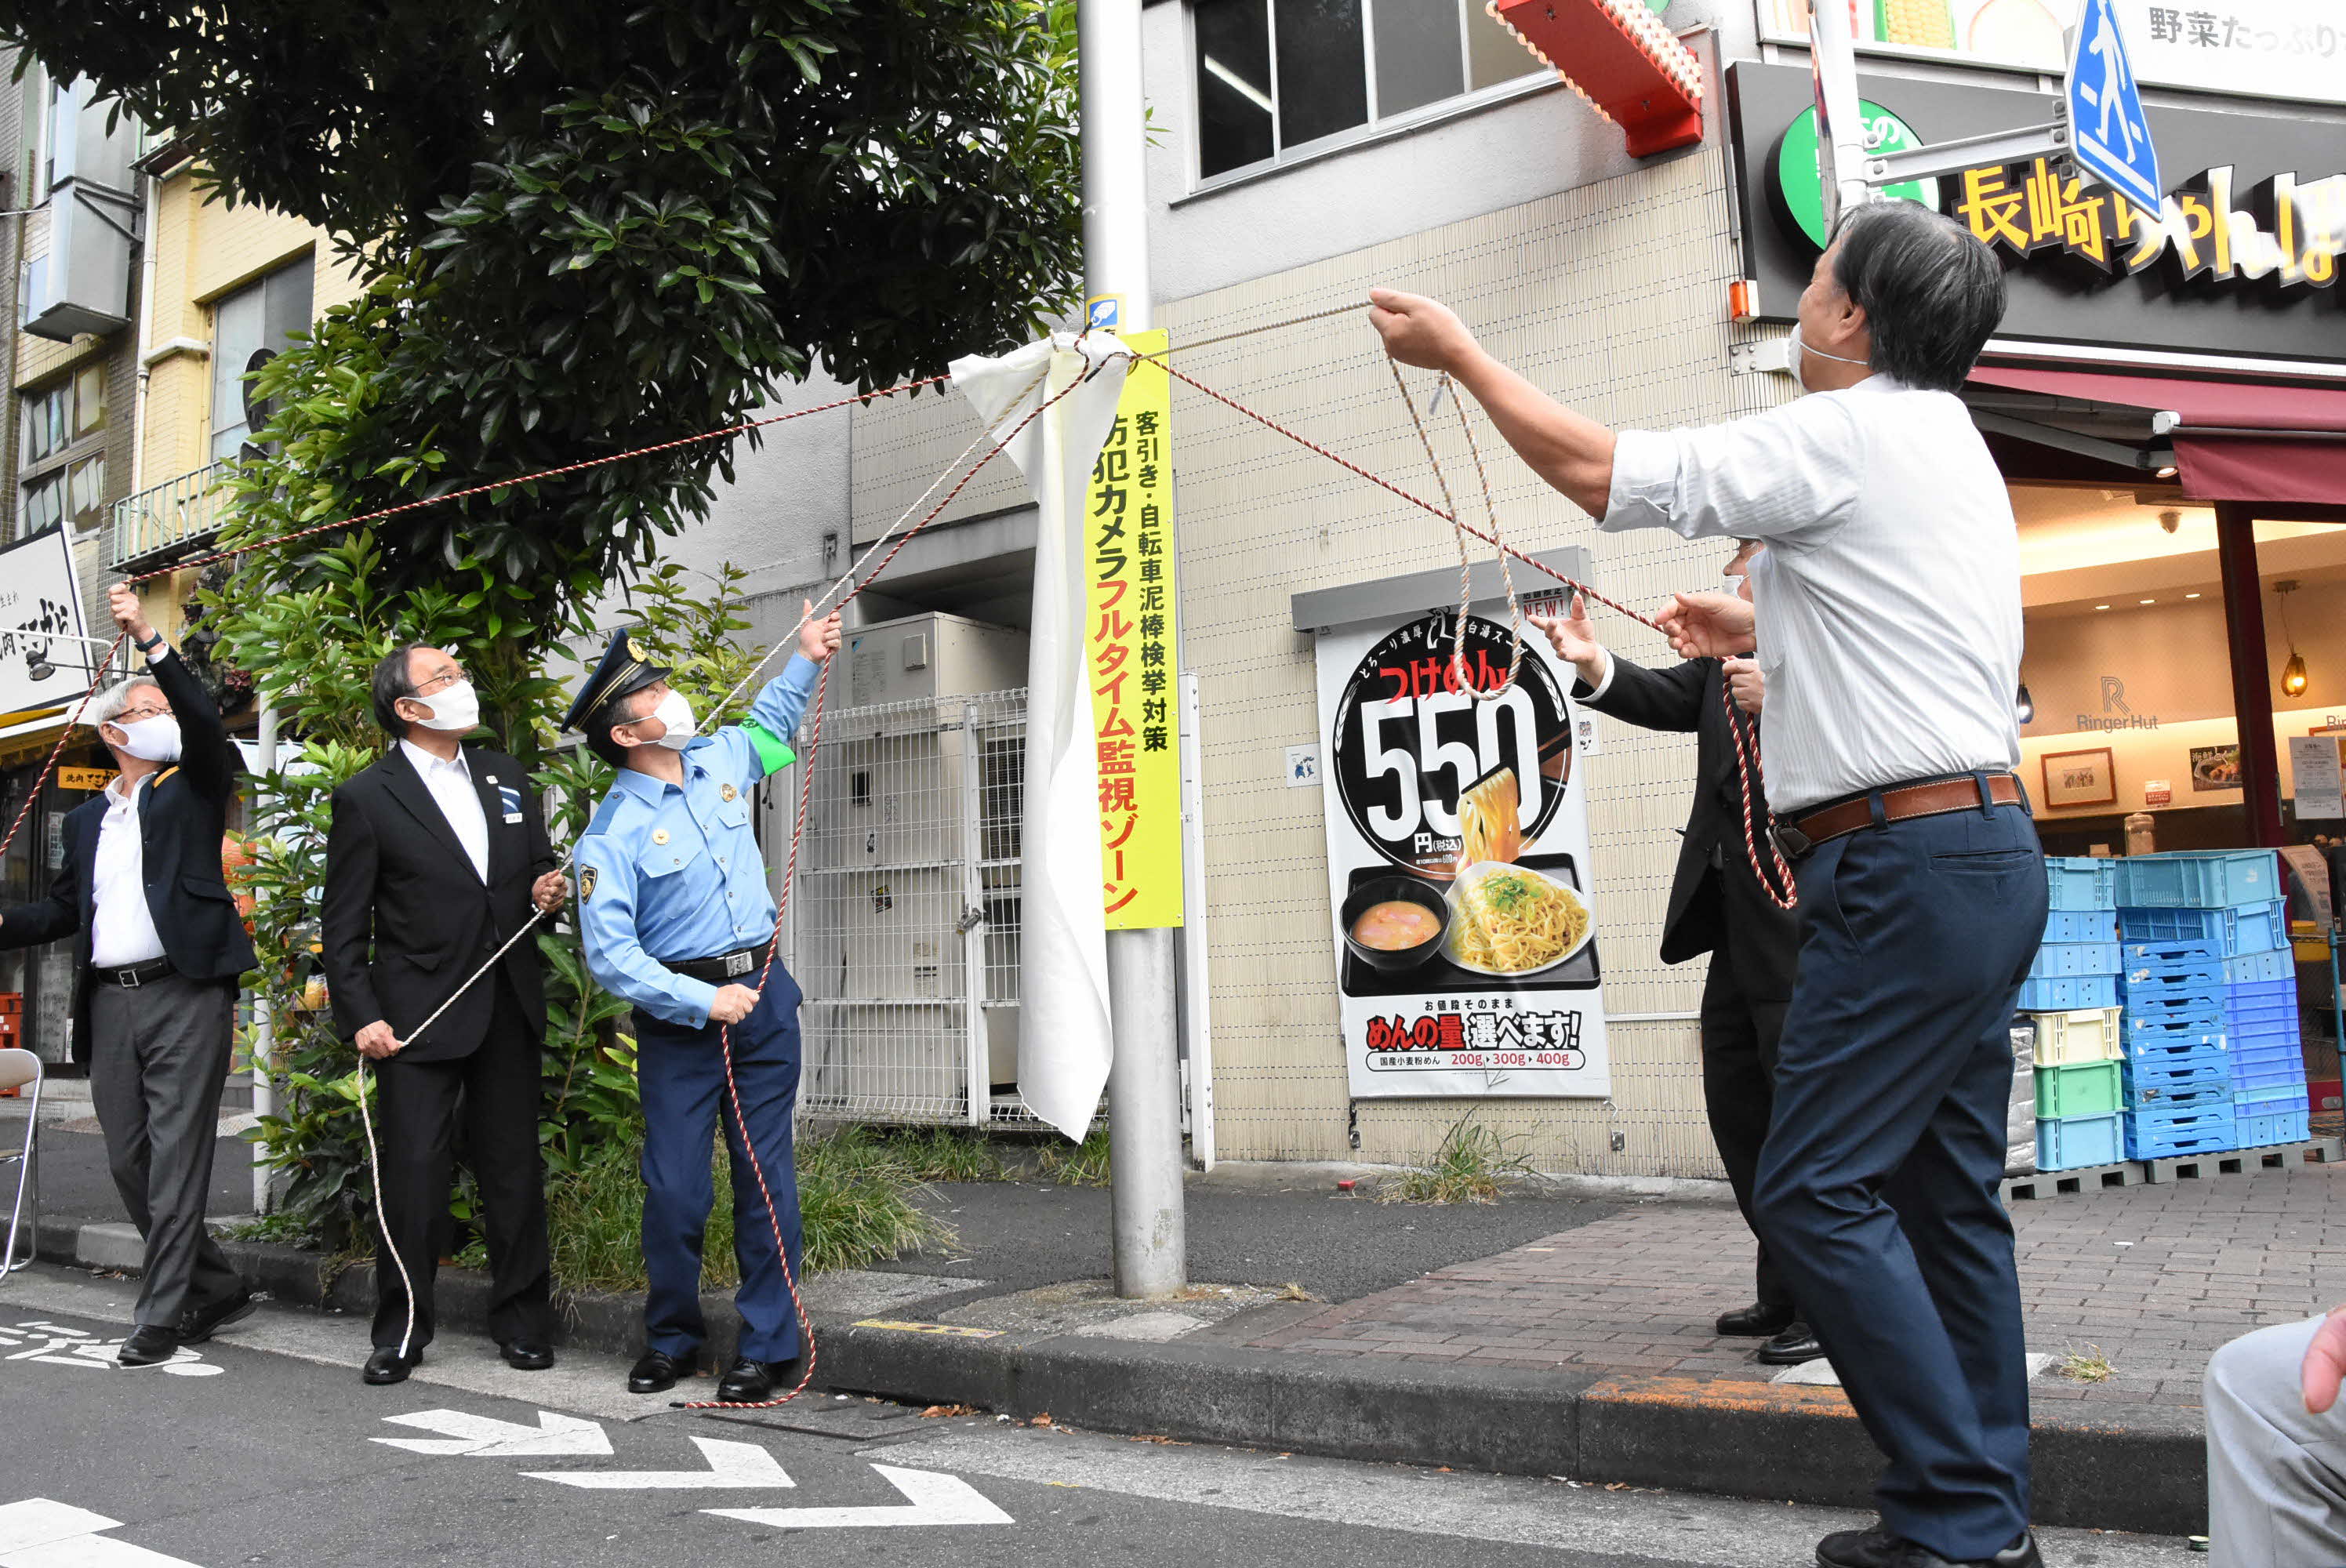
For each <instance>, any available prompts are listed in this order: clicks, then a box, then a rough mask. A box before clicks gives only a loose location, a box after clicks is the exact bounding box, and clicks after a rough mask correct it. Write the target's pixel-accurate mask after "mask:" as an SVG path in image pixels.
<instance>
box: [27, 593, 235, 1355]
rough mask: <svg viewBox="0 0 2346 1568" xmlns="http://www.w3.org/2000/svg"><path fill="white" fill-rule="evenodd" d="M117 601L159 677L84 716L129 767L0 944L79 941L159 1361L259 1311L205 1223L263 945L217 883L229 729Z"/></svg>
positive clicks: (85, 811) (70, 836)
mask: <svg viewBox="0 0 2346 1568" xmlns="http://www.w3.org/2000/svg"><path fill="white" fill-rule="evenodd" d="M108 607H109V608H110V609H111V610H112V611H113V614H114V619H115V624H116V625H117V626H120V627H122V629H123V630H124V631H126V632H128V634H129V635H130V639H131V641H132V642H133V643H134V644H136V645H137V647H138V651H139V652H140V653H142V654H144V655H146V657H147V673H146V674H144V675H140V676H134V677H131V678H130V679H128V680H126V681H124V682H123V683H122V684H121V685H119V686H117V687H114V688H113V689H112V690H110V691H108V692H107V693H106V694H105V695H104V696H103V697H99V698H98V699H97V702H96V703H95V704H94V705H93V706H92V708H91V709H90V712H89V714H88V717H87V720H86V722H87V723H89V724H91V725H92V726H94V727H95V728H97V733H98V738H100V739H102V740H103V741H105V742H106V745H107V749H108V750H110V751H112V752H113V753H114V759H115V766H116V767H117V769H119V770H120V771H119V773H118V775H117V777H116V778H115V779H114V780H113V781H112V782H111V783H109V784H108V785H107V787H106V790H105V793H103V794H101V795H99V796H98V797H97V798H96V799H91V800H86V801H84V802H83V803H82V804H81V805H79V806H76V807H75V808H74V809H73V810H72V811H71V812H70V813H68V814H67V816H66V820H65V852H66V853H65V864H64V865H63V866H62V867H61V868H59V870H58V871H57V874H56V877H55V878H54V879H53V880H52V881H50V883H49V892H48V896H47V897H46V898H43V899H36V900H35V901H32V902H30V903H24V904H18V905H15V907H13V908H11V909H8V910H5V911H0V947H33V946H36V945H38V944H39V943H41V942H55V941H56V940H57V939H58V938H60V937H63V936H66V935H68V934H71V935H73V936H74V937H75V938H76V942H75V953H74V956H75V957H76V960H78V962H77V964H76V970H75V978H74V998H73V1016H74V1030H73V1054H74V1060H75V1061H76V1062H78V1063H81V1064H84V1065H86V1066H87V1067H88V1069H89V1088H90V1101H91V1104H92V1105H94V1106H95V1108H96V1109H97V1120H98V1125H99V1126H100V1127H102V1128H103V1129H104V1130H105V1133H106V1155H107V1164H108V1165H109V1166H112V1167H113V1172H114V1186H115V1190H116V1191H117V1192H119V1193H120V1194H121V1195H122V1206H123V1207H125V1208H127V1209H128V1210H129V1211H130V1218H131V1222H132V1223H133V1224H135V1225H136V1226H138V1233H139V1235H141V1236H142V1237H146V1241H147V1258H146V1274H145V1278H143V1279H142V1281H141V1282H140V1285H139V1288H138V1310H137V1318H138V1327H137V1328H136V1329H134V1330H133V1331H132V1333H131V1335H130V1337H129V1338H128V1339H126V1340H124V1341H123V1345H122V1349H121V1351H120V1353H119V1354H120V1359H121V1361H122V1363H123V1365H125V1366H129V1367H147V1366H152V1365H154V1364H155V1363H157V1362H158V1361H167V1360H168V1359H171V1357H172V1355H173V1354H174V1352H175V1351H176V1350H177V1349H178V1348H179V1346H180V1345H182V1344H191V1343H194V1342H196V1341H198V1340H201V1339H209V1338H210V1337H211V1335H212V1332H213V1330H214V1329H219V1328H221V1327H223V1326H225V1325H227V1324H229V1323H232V1322H235V1321H236V1320H237V1319H240V1318H243V1317H245V1316H246V1315H247V1314H249V1313H250V1312H251V1310H252V1294H251V1292H250V1291H249V1290H247V1289H246V1288H244V1286H243V1284H242V1283H241V1282H240V1280H239V1279H238V1278H237V1277H236V1271H235V1270H234V1269H233V1268H230V1267H229V1261H228V1258H227V1257H226V1256H225V1255H224V1254H223V1253H222V1252H221V1251H220V1249H219V1246H218V1245H217V1244H216V1243H214V1242H213V1240H212V1239H211V1237H210V1236H209V1234H208V1233H207V1232H206V1231H205V1229H204V1202H205V1199H206V1197H207V1196H208V1195H209V1193H210V1191H211V1181H212V1146H213V1144H214V1142H215V1141H216V1140H217V1139H218V1137H219V1099H220V1089H221V1087H222V1085H224V1084H226V1083H227V1081H228V1067H229V1056H230V1051H231V1049H232V1047H233V1046H234V1044H235V1011H236V984H237V977H238V976H239V975H240V974H242V973H243V972H245V971H246V970H249V969H250V968H252V967H253V955H252V942H251V940H250V938H249V937H248V936H246V934H245V930H244V921H243V919H242V917H240V915H239V914H238V913H237V908H236V900H235V898H234V897H233V896H232V895H231V894H230V892H229V891H228V884H227V883H226V882H225V881H223V880H222V879H221V876H220V840H221V836H222V835H223V833H225V831H226V830H227V826H228V805H229V801H230V799H234V797H235V795H236V774H237V758H236V748H234V747H233V746H231V745H230V743H229V738H228V728H227V727H226V726H225V725H223V724H222V723H221V722H220V716H219V708H217V707H216V706H214V705H213V702H212V700H211V698H210V697H208V696H206V695H205V693H204V688H203V686H202V684H201V683H200V682H199V681H198V680H197V679H196V677H195V672H193V671H192V670H190V669H189V668H188V667H187V666H186V665H185V664H184V663H182V662H181V661H180V658H179V655H178V654H176V653H174V652H173V651H171V649H170V647H168V645H166V644H165V643H164V641H163V639H162V637H161V636H158V635H157V633H156V631H155V628H154V627H153V626H149V625H148V624H147V618H146V616H143V615H141V614H140V613H139V609H138V596H137V595H136V594H134V593H132V592H131V591H130V587H129V585H128V584H127V583H117V584H116V585H115V586H114V588H113V590H112V593H111V595H110V596H109V605H108ZM175 764H176V766H175Z"/></svg>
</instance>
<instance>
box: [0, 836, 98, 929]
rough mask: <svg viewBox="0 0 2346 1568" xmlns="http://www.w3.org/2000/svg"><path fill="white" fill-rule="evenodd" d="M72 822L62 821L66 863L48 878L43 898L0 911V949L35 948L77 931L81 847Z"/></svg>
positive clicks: (79, 912)
mask: <svg viewBox="0 0 2346 1568" xmlns="http://www.w3.org/2000/svg"><path fill="white" fill-rule="evenodd" d="M76 826H77V824H76V823H75V821H74V820H73V819H72V818H70V817H69V818H67V819H66V839H65V841H66V863H65V865H64V866H63V867H61V868H60V869H59V870H58V871H57V874H56V876H54V877H52V878H50V879H49V891H48V894H47V896H46V897H44V898H37V899H35V900H33V901H31V902H29V903H21V904H11V905H9V906H8V907H7V908H6V909H5V910H0V949H7V948H16V947H38V946H40V945H41V944H42V943H43V942H55V941H56V940H57V939H58V938H59V937H64V936H71V935H72V934H73V933H74V932H77V931H79V930H80V929H81V923H82V922H81V846H80V844H79V842H78V841H77V840H79V838H80V835H79V834H78V833H77V832H76V831H75V829H76Z"/></svg>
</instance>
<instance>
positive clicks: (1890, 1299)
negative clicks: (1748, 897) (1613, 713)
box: [1753, 790, 2045, 1563]
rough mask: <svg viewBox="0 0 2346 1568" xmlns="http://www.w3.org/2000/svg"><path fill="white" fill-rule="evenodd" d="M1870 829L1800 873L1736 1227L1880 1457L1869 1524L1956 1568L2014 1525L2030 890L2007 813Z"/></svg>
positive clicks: (2035, 917)
mask: <svg viewBox="0 0 2346 1568" xmlns="http://www.w3.org/2000/svg"><path fill="white" fill-rule="evenodd" d="M1983 792H1984V790H1983ZM1874 822H1875V825H1874V826H1872V827H1869V828H1862V829H1860V830H1857V831H1856V832H1854V833H1850V834H1847V835H1844V836H1843V837H1841V838H1838V839H1832V840H1827V841H1826V842H1825V843H1823V844H1821V845H1820V846H1819V847H1818V848H1817V849H1816V850H1815V851H1814V853H1812V854H1811V855H1810V856H1809V857H1808V859H1807V860H1804V861H1803V862H1802V863H1801V865H1800V871H1799V880H1800V978H1799V980H1798V982H1797V983H1796V984H1795V985H1794V987H1793V991H1792V1003H1791V1007H1790V1011H1789V1012H1788V1013H1787V1014H1786V1016H1785V1019H1784V1033H1783V1037H1782V1040H1781V1043H1780V1046H1779V1048H1778V1057H1777V1079H1776V1110H1775V1119H1774V1121H1773V1123H1772V1124H1771V1125H1770V1132H1769V1135H1768V1140H1767V1143H1766V1144H1765V1145H1763V1146H1762V1148H1761V1150H1760V1169H1759V1173H1758V1176H1757V1183H1756V1190H1755V1193H1754V1197H1753V1207H1754V1209H1755V1212H1756V1215H1757V1217H1758V1219H1759V1222H1760V1230H1761V1234H1762V1235H1763V1236H1764V1237H1766V1239H1767V1242H1768V1245H1769V1247H1770V1250H1771V1251H1772V1252H1773V1254H1774V1256H1775V1257H1776V1259H1777V1261H1778V1262H1779V1264H1780V1266H1781V1267H1782V1268H1783V1269H1784V1271H1785V1273H1786V1275H1787V1276H1788V1277H1789V1278H1790V1283H1791V1287H1792V1291H1793V1294H1794V1295H1795V1296H1797V1297H1798V1298H1799V1299H1800V1303H1801V1305H1802V1307H1803V1308H1805V1309H1806V1311H1807V1313H1808V1316H1809V1319H1810V1322H1811V1325H1812V1326H1813V1327H1814V1328H1815V1329H1816V1330H1817V1334H1818V1336H1819V1338H1820V1339H1821V1340H1822V1341H1823V1343H1824V1347H1825V1349H1826V1351H1827V1352H1828V1353H1829V1354H1830V1355H1831V1358H1832V1363H1833V1367H1834V1369H1835V1370H1836V1371H1838V1372H1839V1373H1840V1375H1841V1385H1842V1387H1843V1388H1844V1389H1845V1390H1847V1391H1848V1393H1849V1397H1850V1400H1851V1403H1852V1404H1854V1405H1855V1406H1856V1407H1857V1413H1858V1415H1859V1417H1860V1418H1861V1419H1862V1420H1863V1421H1864V1423H1865V1429H1866V1431H1867V1432H1868V1433H1869V1434H1870V1435H1871V1436H1872V1439H1873V1441H1874V1443H1875V1445H1876V1446H1877V1447H1879V1448H1880V1449H1881V1450H1882V1452H1883V1453H1884V1454H1886V1455H1888V1456H1889V1461H1890V1463H1889V1467H1888V1469H1887V1471H1885V1472H1884V1473H1883V1475H1882V1481H1881V1483H1880V1485H1879V1486H1878V1488H1877V1490H1876V1496H1877V1499H1878V1501H1879V1502H1880V1504H1881V1509H1882V1521H1883V1523H1884V1525H1885V1526H1886V1527H1887V1528H1888V1529H1889V1530H1890V1531H1892V1532H1893V1533H1895V1534H1898V1535H1900V1536H1902V1537H1904V1538H1906V1539H1907V1540H1910V1541H1913V1542H1917V1543H1921V1544H1922V1545H1923V1546H1926V1547H1929V1548H1930V1549H1931V1550H1932V1551H1933V1552H1936V1553H1939V1554H1940V1555H1941V1556H1943V1557H1945V1558H1947V1559H1949V1560H1950V1561H1953V1562H1958V1563H1960V1562H1966V1561H1972V1560H1975V1559H1980V1558H1984V1557H1989V1556H1992V1555H1994V1553H1997V1552H1999V1551H2001V1550H2003V1549H2004V1547H2006V1546H2008V1545H2010V1544H2012V1543H2014V1542H2015V1541H2016V1540H2017V1539H2019V1537H2020V1535H2021V1533H2022V1532H2023V1531H2025V1529H2026V1528H2027V1522H2028V1503H2029V1494H2028V1488H2029V1480H2028V1374H2027V1360H2026V1356H2025V1347H2024V1343H2023V1340H2022V1337H2021V1317H2020V1286H2019V1281H2018V1279H2017V1278H2016V1277H2015V1271H2014V1267H2013V1246H2012V1221H2011V1219H2010V1217H2008V1216H2007V1215H2006V1214H2005V1213H2004V1205H2003V1202H2002V1200H2001V1198H2000V1196H1999V1195H1998V1192H1997V1186H1998V1184H1999V1183H2000V1181H2001V1179H2002V1177H2003V1174H2004V1108H2005V1105H2006V1102H2007V1100H2008V1098H2009V1095H2010V1093H2011V1086H2012V1073H2013V1061H2012V1044H2011V1036H2010V1033H2009V1031H2010V1024H2011V1019H2012V1011H2013V1005H2014V1003H2015V1002H2016V1001H2017V1000H2018V992H2019V988H2020V984H2021V983H2022V982H2023V981H2024V980H2025V978H2026V977H2027V973H2028V968H2029V965H2030V964H2031V962H2034V960H2035V954H2036V947H2037V943H2038V942H2040V941H2042V940H2043V937H2044V933H2045V867H2044V863H2043V861H2042V860H2041V859H2040V858H2039V852H2038V849H2037V842H2036V830H2035V825H2034V824H2033V823H2032V822H2031V821H2030V820H2029V818H2028V815H2027V813H2026V812H2025V811H2024V810H2023V809H2020V808H2019V807H2016V806H1998V807H1993V808H1986V809H1979V808H1974V809H1965V810H1963V811H1957V812H1950V813H1948V814H1945V815H1943V816H1937V817H1922V818H1914V819H1910V820H1906V821H1902V822H1893V823H1887V824H1885V823H1884V822H1883V820H1882V813H1881V810H1880V806H1879V798H1878V797H1877V798H1876V808H1875V813H1874Z"/></svg>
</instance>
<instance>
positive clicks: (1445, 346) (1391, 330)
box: [1369, 289, 1474, 371]
mask: <svg viewBox="0 0 2346 1568" xmlns="http://www.w3.org/2000/svg"><path fill="white" fill-rule="evenodd" d="M1369 325H1371V326H1372V327H1374V328H1375V329H1376V330H1377V336H1379V337H1381V338H1382V339H1383V340H1384V341H1385V352H1386V353H1388V354H1391V355H1392V357H1393V358H1394V359H1397V360H1399V361H1401V362H1402V363H1403V364H1405V365H1416V366H1418V367H1419V368H1420V369H1422V370H1429V371H1456V370H1457V369H1458V368H1459V367H1460V366H1462V365H1464V363H1465V362H1466V361H1468V360H1469V359H1471V358H1472V357H1473V356H1474V333H1472V332H1470V331H1467V330H1466V324H1465V323H1464V321H1460V320H1459V319H1458V318H1457V316H1456V315H1455V314H1454V313H1453V312H1452V311H1451V309H1450V307H1449V306H1447V305H1444V304H1443V303H1441V302H1440V301H1439V300H1429V299H1427V298H1426V297H1425V296H1424V295H1423V294H1404V293H1403V292H1402V291H1401V290H1398V289H1372V290H1369Z"/></svg>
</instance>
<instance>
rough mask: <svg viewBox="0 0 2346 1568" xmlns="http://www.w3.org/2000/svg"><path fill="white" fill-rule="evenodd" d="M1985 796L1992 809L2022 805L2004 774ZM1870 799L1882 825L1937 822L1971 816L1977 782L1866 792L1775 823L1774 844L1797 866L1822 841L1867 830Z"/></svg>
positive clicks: (1991, 781)
mask: <svg viewBox="0 0 2346 1568" xmlns="http://www.w3.org/2000/svg"><path fill="white" fill-rule="evenodd" d="M1987 793H1988V799H1989V800H1990V801H1992V802H1993V803H1994V804H1995V805H1998V806H2018V805H2022V804H2025V802H2024V801H2023V799H2022V798H2021V793H2020V780H2019V779H2016V778H2015V777H2014V776H2013V775H2011V774H2009V773H1991V774H1989V775H1988V776H1987ZM1876 794H1878V795H1879V796H1880V797H1881V799H1882V820H1885V821H1890V822H1903V821H1906V820H1908V819H1910V818H1913V817H1943V816H1944V815H1946V814H1947V813H1948V812H1950V811H1975V810H1977V809H1979V804H1980V789H1979V780H1978V779H1974V778H1973V777H1971V776H1970V775H1968V774H1966V775H1965V776H1964V777H1963V778H1960V779H1940V780H1938V781H1937V782H1935V783H1930V784H1907V785H1902V786H1901V787H1899V788H1897V789H1882V790H1879V791H1868V792H1867V793H1865V794H1863V795H1860V796H1858V797H1857V798H1856V799H1851V800H1841V801H1838V802H1836V803H1834V804H1833V805H1831V806H1824V807H1820V808H1819V809H1816V810H1814V811H1811V812H1808V813H1807V814H1806V815H1804V816H1799V817H1795V818H1793V819H1792V820H1790V823H1789V824H1783V823H1780V824H1779V825H1778V830H1777V831H1778V838H1779V840H1780V841H1781V844H1782V848H1783V850H1784V853H1785V855H1786V856H1787V858H1789V859H1792V860H1798V859H1799V858H1800V856H1802V855H1805V854H1807V853H1808V852H1809V851H1810V850H1813V849H1815V848H1816V847H1817V846H1818V845H1819V844H1821V843H1823V842H1824V841H1825V840H1828V839H1838V838H1840V837H1841V835H1842V834H1844V833H1854V832H1856V831H1857V830H1859V829H1860V828H1870V827H1872V825H1873V801H1874V797H1875V795H1876Z"/></svg>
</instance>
